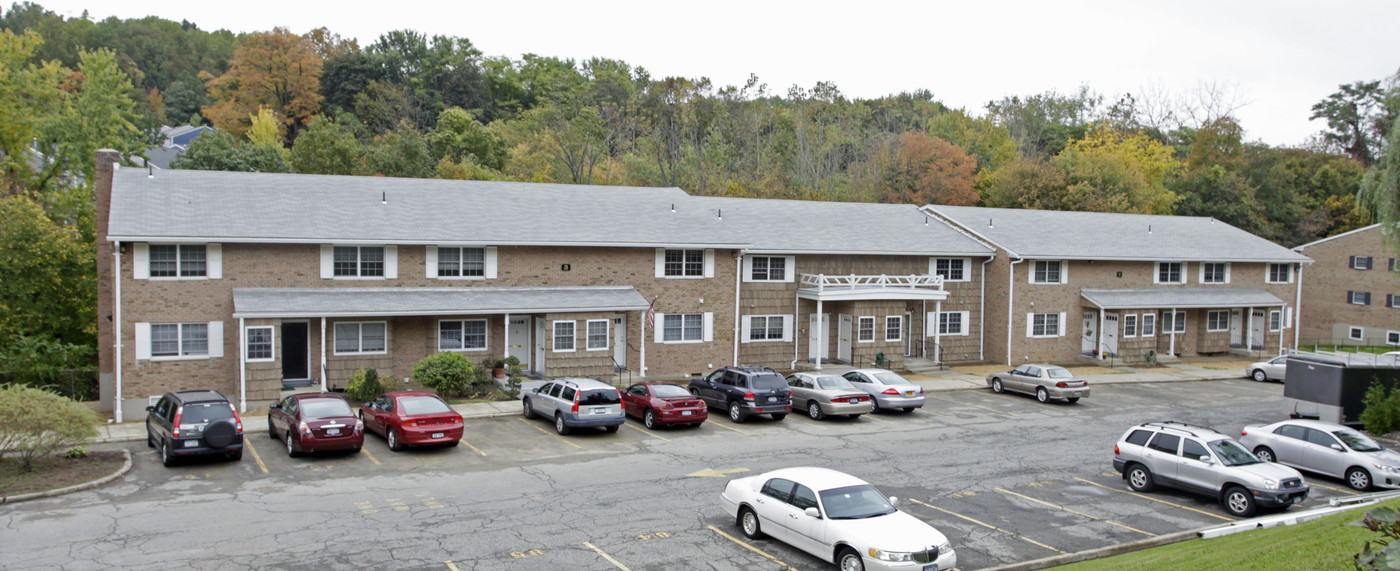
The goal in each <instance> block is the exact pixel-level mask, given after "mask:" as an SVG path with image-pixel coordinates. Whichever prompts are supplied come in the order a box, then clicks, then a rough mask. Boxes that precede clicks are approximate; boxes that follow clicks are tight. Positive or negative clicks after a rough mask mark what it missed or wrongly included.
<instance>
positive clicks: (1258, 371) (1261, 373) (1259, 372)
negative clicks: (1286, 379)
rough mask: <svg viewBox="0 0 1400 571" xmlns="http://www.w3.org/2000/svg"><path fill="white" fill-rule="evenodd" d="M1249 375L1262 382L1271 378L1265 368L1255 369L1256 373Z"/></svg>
mask: <svg viewBox="0 0 1400 571" xmlns="http://www.w3.org/2000/svg"><path fill="white" fill-rule="evenodd" d="M1249 376H1250V378H1252V379H1254V380H1255V381H1256V382H1260V383H1262V382H1264V381H1267V380H1269V376H1268V375H1265V374H1264V369H1255V370H1254V373H1252V374H1250V375H1249Z"/></svg>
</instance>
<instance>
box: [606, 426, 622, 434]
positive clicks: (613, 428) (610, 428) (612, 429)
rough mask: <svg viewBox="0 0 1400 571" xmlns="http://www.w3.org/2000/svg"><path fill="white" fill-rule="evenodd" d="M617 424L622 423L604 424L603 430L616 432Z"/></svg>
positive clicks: (610, 432)
mask: <svg viewBox="0 0 1400 571" xmlns="http://www.w3.org/2000/svg"><path fill="white" fill-rule="evenodd" d="M619 426H622V425H620V424H614V425H612V426H604V427H603V430H606V431H608V434H612V433H614V432H617V427H619Z"/></svg>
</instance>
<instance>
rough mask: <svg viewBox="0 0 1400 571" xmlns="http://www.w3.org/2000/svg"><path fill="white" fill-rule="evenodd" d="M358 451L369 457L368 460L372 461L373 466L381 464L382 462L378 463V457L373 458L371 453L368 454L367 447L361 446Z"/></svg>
mask: <svg viewBox="0 0 1400 571" xmlns="http://www.w3.org/2000/svg"><path fill="white" fill-rule="evenodd" d="M360 453H361V454H364V455H365V457H366V458H369V461H370V462H374V465H375V466H383V464H380V463H379V459H378V458H375V457H374V455H373V454H370V453H369V449H368V448H364V447H361V448H360Z"/></svg>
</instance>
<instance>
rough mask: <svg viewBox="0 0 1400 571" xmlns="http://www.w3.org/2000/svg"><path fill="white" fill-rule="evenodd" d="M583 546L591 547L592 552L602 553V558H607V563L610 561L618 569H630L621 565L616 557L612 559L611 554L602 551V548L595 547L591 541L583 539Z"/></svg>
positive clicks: (627, 570)
mask: <svg viewBox="0 0 1400 571" xmlns="http://www.w3.org/2000/svg"><path fill="white" fill-rule="evenodd" d="M583 546H584V547H587V548H589V549H592V550H593V552H594V553H597V554H598V555H602V556H603V559H607V560H608V563H612V564H613V565H616V566H617V568H618V569H621V570H622V571H632V570H631V569H628V568H627V566H626V565H623V564H621V563H619V562H618V561H617V560H616V559H613V558H612V556H611V555H608V554H607V553H603V550H602V549H598V548H597V547H595V546H594V545H593V544H592V543H589V542H587V541H585V542H583Z"/></svg>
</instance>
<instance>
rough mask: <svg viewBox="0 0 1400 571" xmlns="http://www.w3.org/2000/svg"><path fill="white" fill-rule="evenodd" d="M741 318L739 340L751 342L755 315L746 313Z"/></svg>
mask: <svg viewBox="0 0 1400 571" xmlns="http://www.w3.org/2000/svg"><path fill="white" fill-rule="evenodd" d="M744 261H746V262H747V261H748V259H747V258H745V260H744ZM740 319H741V320H740V322H739V342H740V343H748V342H749V332H751V331H753V317H752V316H748V315H745V316H743V317H742V318H740Z"/></svg>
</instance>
